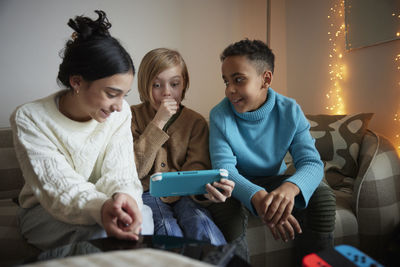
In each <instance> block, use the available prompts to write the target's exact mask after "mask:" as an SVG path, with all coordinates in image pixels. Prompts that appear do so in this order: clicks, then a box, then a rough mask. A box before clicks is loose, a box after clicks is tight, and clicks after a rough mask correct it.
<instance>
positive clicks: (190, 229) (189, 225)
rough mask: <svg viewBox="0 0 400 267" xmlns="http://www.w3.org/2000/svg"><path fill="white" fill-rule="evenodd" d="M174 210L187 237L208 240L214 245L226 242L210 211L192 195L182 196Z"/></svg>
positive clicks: (175, 204)
mask: <svg viewBox="0 0 400 267" xmlns="http://www.w3.org/2000/svg"><path fill="white" fill-rule="evenodd" d="M174 211H175V214H176V216H177V219H178V222H179V225H180V226H181V228H182V230H183V232H184V235H185V237H188V238H192V239H196V240H203V241H208V242H210V243H211V244H213V245H214V246H220V245H225V244H226V241H225V238H224V235H223V234H222V232H221V231H220V230H219V229H218V227H217V226H216V225H215V223H214V222H213V220H212V217H211V214H210V212H209V211H208V210H207V209H206V208H204V207H202V206H201V205H200V204H198V203H196V202H194V201H193V200H192V199H191V198H190V197H182V198H181V199H179V200H178V201H177V202H176V203H174Z"/></svg>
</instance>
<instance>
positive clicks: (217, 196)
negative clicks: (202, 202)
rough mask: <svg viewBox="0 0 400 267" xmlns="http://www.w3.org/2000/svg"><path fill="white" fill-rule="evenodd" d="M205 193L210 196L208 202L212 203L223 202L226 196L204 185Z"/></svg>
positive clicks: (208, 185) (210, 186)
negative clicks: (211, 201)
mask: <svg viewBox="0 0 400 267" xmlns="http://www.w3.org/2000/svg"><path fill="white" fill-rule="evenodd" d="M206 191H207V192H208V193H209V194H210V195H211V196H212V198H211V199H210V200H213V201H214V202H224V201H225V200H226V196H224V195H223V194H222V193H221V192H220V191H219V190H218V189H216V188H215V187H214V186H212V185H210V184H206Z"/></svg>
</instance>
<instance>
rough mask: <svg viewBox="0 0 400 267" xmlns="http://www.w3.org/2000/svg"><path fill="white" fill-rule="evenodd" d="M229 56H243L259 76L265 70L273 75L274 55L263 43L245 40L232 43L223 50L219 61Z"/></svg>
mask: <svg viewBox="0 0 400 267" xmlns="http://www.w3.org/2000/svg"><path fill="white" fill-rule="evenodd" d="M231 56H245V57H246V58H247V59H248V60H250V61H251V62H253V63H254V64H255V68H256V70H257V72H258V73H259V74H261V73H263V72H264V71H266V70H269V71H271V72H272V73H274V67H275V55H274V53H272V50H271V49H270V48H269V47H268V46H267V45H266V44H265V43H264V42H263V41H260V40H249V39H247V38H246V39H243V40H241V41H239V42H236V43H233V44H231V45H229V46H228V47H227V48H225V49H224V51H223V52H222V54H221V56H220V59H221V61H224V60H225V59H226V58H227V57H231Z"/></svg>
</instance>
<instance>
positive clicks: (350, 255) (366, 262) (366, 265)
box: [335, 245, 383, 267]
mask: <svg viewBox="0 0 400 267" xmlns="http://www.w3.org/2000/svg"><path fill="white" fill-rule="evenodd" d="M335 250H337V251H338V252H339V253H340V254H342V255H343V256H344V257H345V258H347V259H348V260H350V261H351V262H353V263H354V264H355V265H356V266H358V267H383V265H382V264H380V263H379V262H377V261H376V260H374V259H372V258H371V257H369V256H368V255H366V254H365V253H364V252H362V251H360V250H358V249H357V248H355V247H352V246H349V245H339V246H336V247H335Z"/></svg>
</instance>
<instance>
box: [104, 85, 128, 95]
mask: <svg viewBox="0 0 400 267" xmlns="http://www.w3.org/2000/svg"><path fill="white" fill-rule="evenodd" d="M106 88H108V89H111V90H113V91H117V92H118V93H120V94H121V93H123V92H124V91H123V90H121V89H118V88H114V87H110V86H107V87H106ZM130 91H131V89H129V90H128V92H126V93H129V92H130Z"/></svg>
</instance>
